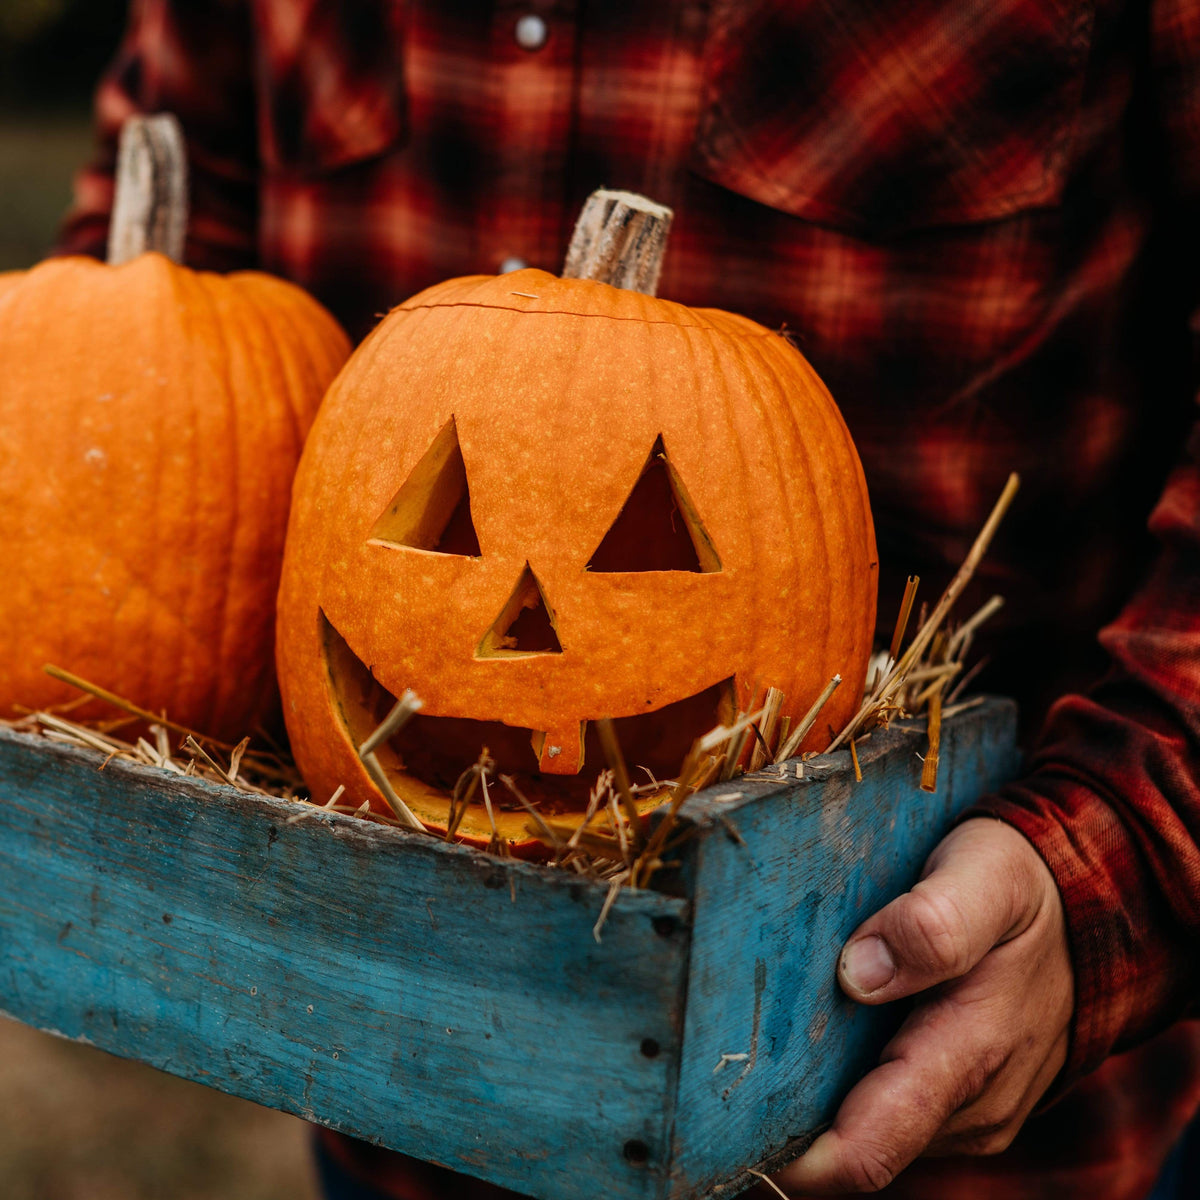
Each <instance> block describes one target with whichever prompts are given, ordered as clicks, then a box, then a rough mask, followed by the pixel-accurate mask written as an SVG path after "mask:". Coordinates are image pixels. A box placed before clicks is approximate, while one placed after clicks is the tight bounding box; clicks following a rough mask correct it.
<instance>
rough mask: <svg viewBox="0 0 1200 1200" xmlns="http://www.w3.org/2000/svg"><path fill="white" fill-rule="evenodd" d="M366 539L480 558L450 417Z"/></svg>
mask: <svg viewBox="0 0 1200 1200" xmlns="http://www.w3.org/2000/svg"><path fill="white" fill-rule="evenodd" d="M371 537H372V539H374V540H375V541H380V542H387V543H389V544H390V545H393V546H409V547H411V548H412V549H414V550H433V551H436V552H437V553H438V554H461V555H464V556H466V557H468V558H478V557H479V554H480V551H479V538H478V536H477V535H476V533H475V526H474V524H473V522H472V521H471V493H470V488H469V487H468V486H467V468H466V464H465V463H464V462H463V456H462V450H461V449H460V448H459V445H458V429H457V427H456V426H455V424H454V418H453V417H451V418H450V420H449V421H447V422H446V424H445V425H444V426H443V427H442V429H441V431H440V432H439V433H438V435H437V437H435V438H434V439H433V444H432V445H431V446H430V447H429V449H428V450H426V451H425V454H424V456H423V457H422V458H421V461H420V462H419V463H417V465H416V466H415V467H414V468H413V470H412V474H411V475H409V477H408V479H407V480H405V482H404V485H403V486H402V487H401V488H400V490H399V491H398V492H397V493H396V495H395V497H394V498H393V500H392V502H391V504H389V505H388V507H387V510H386V511H385V512H384V514H383V516H381V517H380V518H379V520H378V521H376V522H375V526H374V528H373V529H372V530H371Z"/></svg>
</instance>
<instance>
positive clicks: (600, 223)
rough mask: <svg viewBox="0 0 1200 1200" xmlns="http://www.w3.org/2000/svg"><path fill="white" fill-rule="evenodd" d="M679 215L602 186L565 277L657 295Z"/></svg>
mask: <svg viewBox="0 0 1200 1200" xmlns="http://www.w3.org/2000/svg"><path fill="white" fill-rule="evenodd" d="M674 215H675V214H674V213H673V212H672V210H671V209H669V208H667V207H666V206H665V205H662V204H655V203H654V201H653V200H647V199H646V197H645V196H638V195H636V194H635V193H633V192H614V191H609V190H608V189H607V188H599V189H598V190H596V191H594V192H593V193H592V194H591V195H590V196H589V197H588V198H587V203H586V204H584V206H583V211H582V212H581V213H580V214H579V220H578V221H577V222H576V224H575V232H574V233H573V234H572V235H571V245H570V247H569V248H568V249H567V261H566V263H565V264H564V266H563V278H564V279H596V280H599V282H601V283H611V284H612V285H613V287H619V288H628V289H629V290H630V291H633V292H644V293H645V294H646V295H647V296H653V295H654V294H655V292H656V291H657V290H658V277H659V274H660V273H661V271H662V264H663V256H664V255H665V254H666V251H667V235H668V234H669V233H670V231H671V218H672V217H673V216H674Z"/></svg>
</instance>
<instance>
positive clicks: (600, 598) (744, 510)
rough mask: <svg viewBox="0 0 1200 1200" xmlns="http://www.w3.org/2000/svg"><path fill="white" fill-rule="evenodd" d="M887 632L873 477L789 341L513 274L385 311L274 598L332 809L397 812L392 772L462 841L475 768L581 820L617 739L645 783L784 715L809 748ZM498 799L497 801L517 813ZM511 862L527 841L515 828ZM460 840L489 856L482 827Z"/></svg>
mask: <svg viewBox="0 0 1200 1200" xmlns="http://www.w3.org/2000/svg"><path fill="white" fill-rule="evenodd" d="M874 609H875V548H874V537H873V532H872V524H871V517H870V510H869V506H868V501H867V494H866V487H865V484H864V480H863V475H862V470H861V468H860V465H859V462H858V458H857V456H856V454H855V451H854V447H853V445H852V443H851V440H850V436H849V434H848V433H847V430H846V427H845V425H844V423H843V422H842V419H841V417H840V415H839V413H838V411H837V409H836V407H835V406H834V404H833V402H832V400H831V399H830V397H829V394H828V392H827V391H826V389H825V388H824V386H823V385H822V384H821V382H820V380H819V379H818V378H817V376H816V374H815V373H814V372H813V370H812V368H811V367H810V366H809V365H808V363H807V362H806V361H805V360H804V358H803V357H802V356H801V355H800V354H799V353H798V352H797V351H796V350H795V348H794V347H793V346H792V345H791V344H789V343H788V342H787V341H786V340H785V339H784V338H783V337H781V336H779V335H778V334H775V333H772V332H770V331H769V330H767V329H764V328H763V327H761V326H759V325H757V324H755V323H754V322H752V321H750V320H747V319H745V318H742V317H738V316H734V315H731V314H729V313H725V312H717V311H711V310H693V309H689V308H685V307H683V306H682V305H679V304H674V303H671V302H669V301H665V300H658V299H654V298H652V297H650V296H647V295H642V294H639V293H637V292H634V291H628V290H624V289H620V288H615V287H611V286H609V285H608V284H605V283H598V282H590V281H584V280H579V279H560V278H556V277H554V276H552V275H549V274H547V273H545V272H543V271H538V270H525V271H521V272H518V273H516V274H508V275H503V276H500V277H474V278H467V279H457V280H452V281H450V282H448V283H443V284H441V285H439V286H437V287H434V288H431V289H429V290H428V291H425V292H422V293H421V294H419V295H417V296H414V297H413V298H412V299H411V300H409V301H408V302H407V303H405V304H402V305H401V306H400V307H399V308H397V309H395V310H394V311H393V312H391V313H390V314H389V315H388V316H387V318H386V319H385V320H384V321H383V322H382V323H381V324H380V325H379V326H378V327H377V329H376V330H375V331H374V333H373V334H372V335H371V336H370V337H369V338H368V339H367V341H366V342H365V343H364V344H363V346H362V347H361V348H360V349H359V350H358V351H357V353H356V354H355V355H354V357H353V358H352V359H351V361H350V363H349V364H348V365H347V367H346V368H345V370H344V371H343V372H342V374H341V375H340V376H339V377H338V379H337V380H336V382H335V383H334V385H333V387H332V388H331V389H330V392H329V394H328V395H327V397H326V399H325V402H324V405H323V407H322V410H321V413H320V415H319V416H318V419H317V421H316V424H315V425H314V428H313V432H312V435H311V436H310V439H309V442H308V444H307V446H306V448H305V452H304V456H303V459H302V462H301V465H300V469H299V472H298V474H297V478H296V487H295V492H294V499H293V507H292V515H291V522H290V526H289V532H288V542H287V548H286V553H285V562H284V572H283V581H282V585H281V591H280V610H279V629H278V646H279V650H278V662H279V675H280V684H281V689H282V693H283V699H284V715H285V719H286V721H287V725H288V730H289V733H290V735H291V740H292V746H293V750H294V753H295V755H296V758H297V762H298V764H299V765H300V768H301V770H302V771H303V773H304V775H305V778H306V780H307V781H308V782H309V784H310V786H311V787H312V788H313V791H314V795H315V796H316V797H318V798H323V797H324V796H327V795H329V794H330V793H331V792H332V791H333V790H334V789H335V788H337V787H338V785H341V784H344V785H345V786H346V788H347V790H348V793H349V795H350V796H351V797H352V798H353V800H354V802H355V803H360V802H361V801H362V800H369V801H370V802H371V804H372V807H373V808H375V809H377V810H379V811H381V812H387V811H388V809H387V807H386V805H385V802H384V799H383V797H382V796H381V794H380V792H379V790H378V789H377V788H376V787H375V785H374V784H373V783H372V781H371V779H370V777H369V776H368V774H367V773H366V771H365V769H364V766H363V764H362V763H361V762H360V760H359V757H358V754H357V753H356V747H359V746H361V744H362V742H363V741H364V740H365V738H366V737H367V736H368V734H369V733H370V732H371V730H372V729H373V728H374V727H375V726H376V725H377V724H378V722H379V720H380V718H381V717H382V716H383V715H384V714H385V713H386V712H387V711H388V708H389V707H390V705H391V703H392V702H393V698H394V697H395V696H398V695H400V694H401V693H402V692H403V691H404V690H405V689H412V690H413V691H414V692H415V693H416V694H417V695H418V696H419V697H420V699H421V700H422V701H423V704H424V707H423V709H422V710H421V713H420V715H418V716H417V717H416V718H415V719H414V720H413V721H412V722H410V724H409V725H408V726H407V727H406V728H405V730H404V731H403V733H402V734H401V735H399V736H398V737H397V738H395V739H393V740H392V742H391V743H390V744H388V745H386V746H385V747H382V748H381V749H380V752H379V759H380V763H381V765H382V766H383V768H384V770H385V773H386V774H387V776H388V777H389V781H390V782H391V784H392V786H393V787H394V788H395V791H396V792H397V794H398V795H399V796H400V797H401V798H402V799H403V800H404V801H405V803H406V804H407V805H408V806H409V808H411V810H412V811H413V812H414V813H415V814H416V816H417V817H418V818H419V819H420V820H421V821H422V822H423V823H425V824H426V825H427V826H428V827H430V828H434V829H438V828H444V826H445V822H446V815H447V807H448V806H447V798H446V797H447V792H448V790H449V789H450V788H451V787H452V786H453V784H454V781H455V778H456V776H457V775H458V773H459V772H461V771H462V770H463V769H464V768H467V767H469V766H470V765H471V764H472V763H473V762H474V761H475V760H476V758H477V756H478V755H479V752H480V748H481V746H487V747H488V749H489V750H490V752H491V754H492V756H493V757H494V758H495V759H496V760H497V763H498V771H500V772H506V773H509V774H511V775H512V776H513V777H514V778H515V779H516V780H517V781H518V784H519V786H520V788H521V790H522V791H523V792H524V793H525V794H526V795H527V796H529V797H530V798H536V799H538V800H539V801H540V802H541V803H542V806H543V811H550V812H561V811H563V810H565V809H572V808H574V809H578V808H580V807H581V806H582V803H583V801H584V799H585V798H586V794H587V791H588V789H589V788H590V786H591V785H592V784H593V782H594V780H595V776H596V772H597V771H598V770H599V769H600V768H602V767H603V766H604V759H603V757H602V756H601V754H600V753H599V750H598V747H597V745H596V743H595V741H594V739H593V735H592V729H591V726H590V723H591V722H593V721H594V720H595V719H596V718H599V717H604V716H610V717H613V718H614V719H615V720H614V725H615V728H616V731H617V734H618V737H619V740H620V742H621V745H622V747H623V749H624V752H625V755H626V757H627V759H628V760H629V762H630V765H631V767H632V766H634V765H642V766H645V767H647V768H648V769H649V770H651V771H653V772H654V773H655V775H656V776H657V777H659V778H663V777H667V776H670V775H671V774H672V773H673V772H675V771H676V770H677V769H678V767H679V765H680V761H681V758H682V756H683V754H684V752H685V751H686V749H687V746H688V745H689V744H690V742H691V740H692V738H693V737H695V736H696V735H698V734H700V733H703V732H705V731H707V730H708V729H710V728H712V726H713V725H714V724H715V723H716V722H717V720H718V718H719V717H725V718H728V717H730V716H731V715H732V714H733V712H734V710H735V708H741V709H745V708H747V707H748V706H749V705H750V703H751V697H752V695H753V694H754V693H755V691H756V690H757V691H758V692H759V694H760V695H761V693H762V691H763V690H764V689H765V688H766V687H767V686H775V687H777V688H780V689H782V691H783V692H784V694H785V696H786V698H787V704H786V706H785V708H784V710H783V711H784V713H785V714H786V715H788V716H790V717H791V719H792V720H793V722H794V721H795V720H797V719H798V717H799V716H800V715H802V713H803V712H804V710H805V709H806V708H807V707H808V706H809V704H810V703H811V702H812V701H813V699H814V698H815V697H816V695H817V693H818V692H819V691H820V690H821V688H822V687H823V685H824V684H825V683H826V682H827V681H828V679H829V678H830V676H832V675H833V674H834V673H835V672H839V671H840V672H841V673H842V674H843V676H844V677H845V678H846V681H847V682H846V683H845V684H844V685H843V687H842V688H841V689H839V691H838V692H837V693H836V694H835V697H834V699H833V701H831V703H830V704H829V706H828V709H827V712H826V713H825V714H823V716H822V722H821V729H820V730H814V731H813V733H812V735H811V737H810V739H809V741H808V742H807V743H806V748H811V747H815V746H819V745H824V744H826V742H827V741H828V737H827V734H826V732H825V724H826V722H828V723H831V724H833V725H834V726H839V725H840V724H842V723H844V721H845V720H846V719H848V717H849V716H850V715H851V714H852V712H853V711H854V709H855V706H856V704H857V702H858V698H859V697H860V696H861V688H862V683H863V678H864V675H865V671H866V663H867V657H868V652H869V649H870V644H871V634H872V630H873V625H874ZM499 798H500V799H504V796H503V793H501V794H500V797H499ZM513 807H514V811H510V812H501V813H500V814H499V816H498V821H499V832H500V834H501V836H503V837H505V838H508V839H510V840H511V841H512V842H513V843H514V845H516V846H518V847H519V846H520V845H521V844H523V843H525V842H527V841H528V840H529V835H528V834H527V832H526V830H525V824H526V821H527V819H528V818H527V815H526V814H525V813H524V811H522V810H520V809H517V808H516V807H515V806H513ZM461 832H462V833H463V834H464V835H466V836H467V837H469V838H472V839H479V840H486V839H487V837H488V835H489V834H490V826H489V825H488V823H487V820H486V818H485V816H484V814H483V812H482V811H481V809H479V808H478V807H476V808H474V809H473V810H472V811H470V812H468V814H467V817H466V818H465V820H464V822H463V825H462V826H461Z"/></svg>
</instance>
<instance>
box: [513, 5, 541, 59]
mask: <svg viewBox="0 0 1200 1200" xmlns="http://www.w3.org/2000/svg"><path fill="white" fill-rule="evenodd" d="M547 34H548V30H547V29H546V22H545V21H543V20H542V18H541V17H538V16H535V15H534V14H533V13H530V14H528V15H527V16H524V17H522V18H521V19H520V20H519V21H518V22H517V28H516V34H515V36H516V39H517V45H518V46H520V47H521V49H522V50H540V49H541V48H542V47H543V46H544V45H545V44H546V37H547Z"/></svg>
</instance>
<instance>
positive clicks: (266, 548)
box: [0, 253, 349, 740]
mask: <svg viewBox="0 0 1200 1200" xmlns="http://www.w3.org/2000/svg"><path fill="white" fill-rule="evenodd" d="M348 353H349V344H348V342H347V340H346V337H345V335H344V334H343V333H342V331H341V330H340V328H339V327H338V325H337V323H336V322H335V321H334V319H333V318H332V317H331V316H330V315H329V314H328V313H327V312H326V311H325V310H324V309H323V308H322V307H321V306H320V305H319V304H317V302H316V301H315V300H313V299H312V298H310V297H309V296H307V295H306V294H305V293H304V292H302V291H301V290H300V289H299V288H297V287H294V286H293V285H291V284H288V283H284V282H283V281H281V280H278V279H273V278H271V277H269V276H267V275H262V274H257V273H252V272H247V273H242V274H235V275H231V276H228V277H221V276H217V275H212V274H207V273H204V272H195V271H191V270H188V269H187V268H185V267H182V266H178V265H176V264H175V263H173V262H171V261H170V260H169V259H167V258H166V257H164V256H163V255H161V254H158V253H145V254H142V255H140V256H139V257H137V258H135V259H133V260H132V261H130V262H127V263H125V264H124V265H121V266H108V265H105V264H102V263H99V262H95V261H93V260H91V259H82V258H68V259H57V260H50V261H47V262H45V263H42V264H41V265H39V266H37V267H35V268H33V269H32V270H30V271H29V272H27V273H23V274H20V275H19V276H16V277H10V278H8V279H5V280H0V361H2V362H3V363H4V371H3V375H2V376H0V431H2V436H0V512H2V513H3V514H4V534H5V550H6V554H7V555H8V557H9V561H10V563H11V564H12V565H11V568H10V570H9V572H8V577H7V579H6V580H5V583H4V586H3V588H0V713H2V714H3V715H6V716H7V715H9V714H10V711H11V709H12V707H13V706H14V705H24V706H28V707H42V706H47V705H52V704H55V703H59V702H62V701H64V700H68V699H72V698H74V697H75V696H76V695H77V694H78V693H75V692H73V691H72V689H70V688H69V687H67V686H66V685H64V684H61V683H58V682H56V681H54V680H52V679H50V678H48V677H47V676H46V675H45V674H44V672H43V669H42V668H43V665H44V664H46V663H54V664H56V665H58V666H61V667H64V668H67V669H68V670H71V671H74V672H76V673H77V674H79V675H82V676H84V677H86V678H88V679H91V680H92V681H94V682H96V683H98V684H101V685H102V686H105V687H107V688H109V689H110V690H112V691H115V692H117V693H119V694H120V695H122V696H124V697H125V698H127V699H129V700H132V701H134V702H136V703H138V704H140V705H142V706H143V707H145V708H148V709H150V710H152V711H155V712H158V711H162V710H165V711H166V713H167V715H168V716H169V717H171V718H172V719H174V720H176V721H180V722H182V723H184V724H186V725H190V726H193V727H195V728H199V729H202V730H204V731H206V732H208V733H211V734H213V735H214V736H216V737H219V738H225V739H229V740H233V739H236V738H238V737H240V736H242V735H243V734H244V733H247V732H249V731H250V730H251V729H252V728H253V726H254V725H255V723H256V722H259V721H260V720H261V719H263V718H264V717H265V716H266V715H268V713H269V712H270V711H272V710H273V709H274V707H275V704H276V690H275V684H274V671H273V644H274V638H273V622H274V599H275V592H276V588H277V583H278V577H279V569H280V563H281V559H282V553H283V536H284V530H285V527H286V523H287V511H288V505H289V500H290V491H291V481H292V475H293V473H294V470H295V466H296V463H297V461H298V459H299V455H300V449H301V446H302V444H303V439H304V436H305V434H306V432H307V430H308V426H309V424H310V423H311V420H312V417H313V415H314V413H315V411H316V408H317V405H318V403H319V401H320V398H321V396H322V394H323V392H324V389H325V387H326V386H327V384H328V382H329V380H330V379H331V378H332V377H333V375H334V374H335V372H336V371H337V369H338V367H339V366H340V365H341V363H342V362H343V361H344V360H345V358H346V357H347V355H348ZM96 711H97V712H101V711H106V710H103V709H101V708H99V707H97V709H96ZM107 715H111V712H110V711H107Z"/></svg>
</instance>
